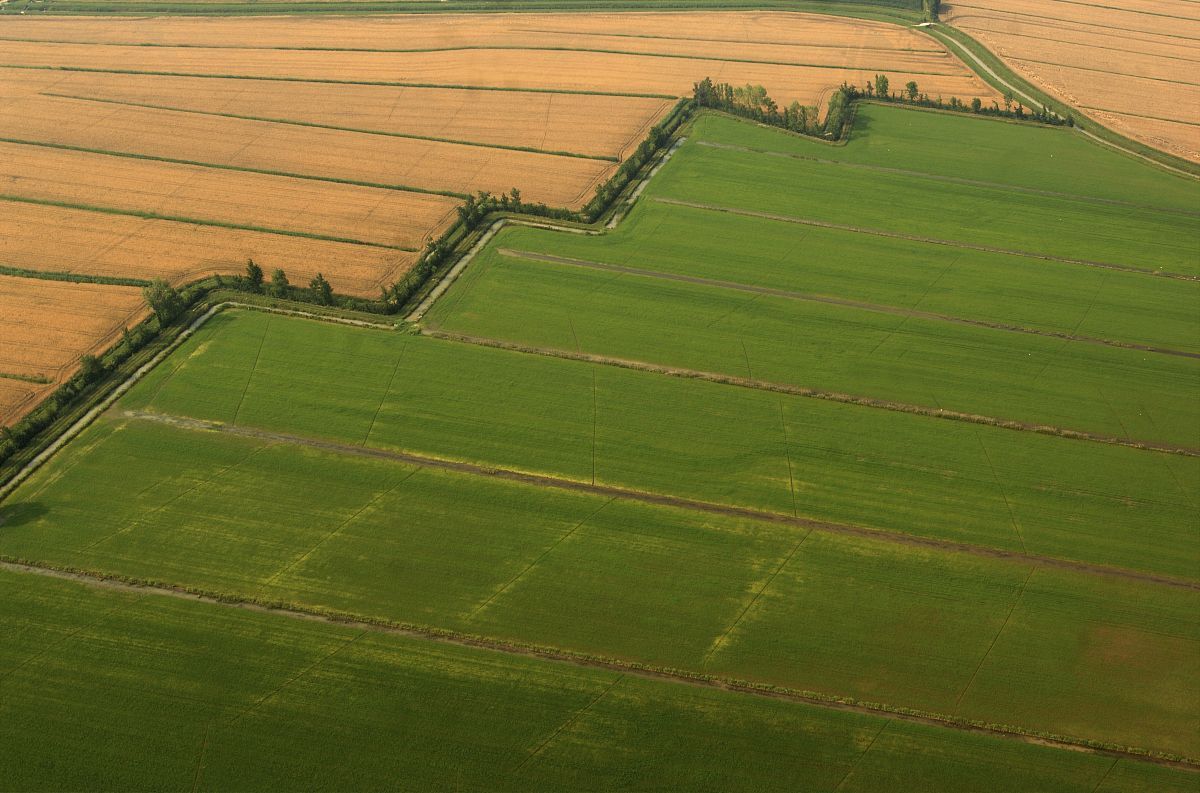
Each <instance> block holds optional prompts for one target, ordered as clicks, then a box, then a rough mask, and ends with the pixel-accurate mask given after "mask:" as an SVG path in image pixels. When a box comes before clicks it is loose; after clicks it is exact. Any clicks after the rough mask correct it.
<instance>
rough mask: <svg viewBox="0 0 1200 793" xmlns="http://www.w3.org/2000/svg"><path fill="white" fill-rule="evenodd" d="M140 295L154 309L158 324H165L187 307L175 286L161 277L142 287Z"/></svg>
mask: <svg viewBox="0 0 1200 793" xmlns="http://www.w3.org/2000/svg"><path fill="white" fill-rule="evenodd" d="M142 296H143V297H145V298H146V302H147V303H149V304H150V308H151V309H153V310H154V315H155V316H156V317H158V322H159V324H160V325H166V324H167V323H169V322H171V321H172V320H173V319H175V318H176V317H178V316H179V315H180V314H182V313H183V310H184V309H185V308H186V307H187V306H185V305H184V302H183V298H182V297H181V296H180V294H179V292H178V291H177V290H176V289H175V287H173V286H171V285H170V284H168V283H167V282H166V281H164V280H163V279H161V278H155V279H154V280H153V281H151V282H150V285H149V286H145V287H143V288H142Z"/></svg>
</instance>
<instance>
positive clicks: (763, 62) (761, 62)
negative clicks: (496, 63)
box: [0, 39, 967, 77]
mask: <svg viewBox="0 0 1200 793" xmlns="http://www.w3.org/2000/svg"><path fill="white" fill-rule="evenodd" d="M4 40H5V39H0V41H4ZM50 43H55V42H50ZM71 43H74V44H82V45H83V46H114V47H120V46H133V47H162V48H168V49H169V48H179V49H230V50H251V51H262V50H266V51H277V50H278V51H289V52H365V53H392V54H397V55H400V54H413V55H418V54H421V53H435V52H587V53H595V54H597V55H627V56H634V57H639V58H670V59H673V60H686V61H712V62H717V63H749V64H754V65H758V66H787V67H789V68H794V69H834V70H837V71H854V72H886V71H889V70H888V69H887V68H883V67H879V66H843V65H839V64H828V63H804V62H801V61H776V60H768V59H758V58H723V57H720V56H714V55H686V54H682V53H673V52H638V51H636V50H615V49H607V48H599V47H549V46H536V45H531V46H522V45H503V44H500V45H484V44H481V45H467V46H461V47H426V48H417V49H388V48H368V47H362V48H357V47H240V46H236V45H195V44H191V45H179V44H154V45H145V44H135V45H122V44H109V43H106V42H105V43H97V42H71ZM891 71H895V70H894V69H893V70H891ZM900 71H901V72H902V73H903V74H906V75H909V74H912V75H923V76H930V77H965V76H967V75H965V74H962V73H960V72H931V71H916V70H913V69H902V70H900Z"/></svg>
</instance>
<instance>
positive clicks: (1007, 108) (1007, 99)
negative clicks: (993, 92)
mask: <svg viewBox="0 0 1200 793" xmlns="http://www.w3.org/2000/svg"><path fill="white" fill-rule="evenodd" d="M1012 103H1013V94H1012V91H1005V92H1004V112H1005V113H1011V112H1012Z"/></svg>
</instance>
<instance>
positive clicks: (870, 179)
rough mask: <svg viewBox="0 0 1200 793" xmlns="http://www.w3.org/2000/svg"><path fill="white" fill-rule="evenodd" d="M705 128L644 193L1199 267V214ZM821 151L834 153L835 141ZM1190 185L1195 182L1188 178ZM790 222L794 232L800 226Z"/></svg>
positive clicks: (965, 239) (989, 242) (940, 236)
mask: <svg viewBox="0 0 1200 793" xmlns="http://www.w3.org/2000/svg"><path fill="white" fill-rule="evenodd" d="M729 123H731V124H732V123H737V122H729ZM976 123H978V124H979V125H980V126H985V125H987V122H983V121H977V122H976ZM744 126H746V125H743V124H740V123H739V124H738V128H739V129H740V128H741V127H744ZM1006 126H1007V125H1006ZM707 128H708V127H707V126H706V127H704V128H701V129H700V130H697V131H696V132H695V134H694V135H693V136H692V137H691V138H690V139H689V144H688V145H685V146H683V147H681V148H680V149H679V150H678V151H677V152H676V153H675V156H674V157H673V158H672V160H671V162H670V163H669V164H668V165H667V167H665V168H663V170H662V171H661V172H660V173H659V175H658V176H657V177H655V179H654V180H653V181H652V182H651V184H650V185H649V186H648V188H647V190H646V192H645V196H644V200H647V199H648V200H654V199H655V198H665V199H671V200H681V201H689V202H695V203H702V204H709V205H713V206H716V207H724V208H734V209H737V210H744V211H752V212H763V213H769V214H774V215H779V216H783V217H786V218H797V219H804V220H812V221H817V222H823V223H835V224H841V225H846V226H853V227H856V228H862V229H868V230H878V231H884V232H887V233H890V234H901V235H912V236H917V237H922V238H930V239H937V240H944V241H947V242H949V243H951V244H963V245H968V246H969V245H975V246H985V247H991V248H997V249H1001V250H1006V251H1019V252H1022V253H1027V254H1034V255H1040V256H1053V257H1061V258H1067V259H1074V260H1085V261H1091V262H1098V263H1101V264H1113V265H1118V266H1123V267H1135V268H1139V269H1142V270H1147V271H1166V272H1173V273H1184V274H1189V275H1197V274H1200V251H1197V247H1196V234H1197V232H1198V230H1200V218H1198V217H1196V216H1195V215H1194V214H1180V213H1171V212H1163V211H1160V210H1157V209H1149V208H1143V207H1140V206H1125V205H1112V204H1103V203H1097V202H1094V201H1081V200H1078V199H1074V198H1067V197H1060V196H1050V195H1040V194H1035V193H1016V192H1014V191H1012V190H1010V189H1007V188H1005V187H987V186H981V185H977V184H960V183H957V182H950V181H939V180H934V179H930V178H928V177H926V176H923V175H912V174H904V173H893V172H887V171H882V170H867V169H861V168H847V167H844V166H843V165H840V164H838V163H825V162H817V161H814V160H805V159H798V158H788V157H777V156H771V155H769V154H764V153H762V152H755V151H737V150H731V149H721V148H714V147H710V146H704V145H702V143H703V142H704V141H705V138H704V134H705V132H704V130H705V129H707ZM777 134H778V135H779V136H780V137H786V134H785V133H782V132H780V133H777ZM969 141H970V138H969V137H968V138H966V142H968V143H969ZM823 151H827V152H831V153H834V154H833V156H836V152H837V151H839V149H835V148H829V149H824V150H823ZM1146 170H1151V169H1150V168H1149V166H1146ZM1172 178H1174V177H1172ZM1192 194H1193V196H1197V195H1200V190H1197V189H1195V188H1193V190H1192ZM1195 200H1196V199H1195V198H1193V205H1192V206H1193V211H1194V207H1195ZM775 222H777V223H784V222H785V221H784V220H776V221H775ZM790 225H792V226H794V229H793V233H797V234H799V233H801V232H802V231H803V230H804V229H805V228H806V227H805V226H804V225H799V224H790ZM1074 266H1077V267H1083V266H1086V265H1083V264H1079V265H1074ZM1146 277H1154V276H1150V275H1147V276H1146Z"/></svg>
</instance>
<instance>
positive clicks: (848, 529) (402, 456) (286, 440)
mask: <svg viewBox="0 0 1200 793" xmlns="http://www.w3.org/2000/svg"><path fill="white" fill-rule="evenodd" d="M113 415H114V417H115V418H118V419H127V420H134V421H149V422H154V423H156V424H165V425H168V426H171V427H176V428H178V429H184V430H191V431H197V432H221V433H225V434H228V435H236V436H239V437H242V438H254V439H257V440H264V441H270V442H272V443H281V444H287V445H291V446H304V447H307V448H311V449H320V450H321V451H327V452H333V453H336V454H346V455H352V456H355V457H369V458H373V459H377V460H391V461H394V462H400V463H408V464H410V465H418V466H422V467H425V468H436V469H439V470H442V471H453V472H455V473H460V474H468V475H471V476H486V477H489V478H492V479H501V480H504V481H508V482H518V483H520V484H524V485H532V486H534V487H542V488H553V489H556V490H569V491H572V492H576V493H587V494H590V495H596V496H604V497H607V498H612V499H620V500H623V501H636V502H640V503H643V504H654V505H657V506H665V507H675V508H678V509H686V510H691V511H694V512H704V513H708V514H712V515H722V516H727V517H734V518H747V519H750V520H757V521H764V522H767V523H775V524H782V525H786V526H795V527H798V528H800V529H804V530H806V531H820V532H825V533H828V534H840V535H852V536H856V537H868V538H871V539H875V540H881V541H884V542H890V543H895V544H899V545H914V546H919V547H924V548H936V549H938V550H943V551H951V552H955V553H964V554H969V555H971V556H979V557H985V558H989V559H1011V560H1014V561H1017V562H1037V563H1040V564H1044V565H1047V566H1050V567H1057V568H1061V569H1064V570H1073V571H1076V572H1081V573H1086V574H1089V575H1098V576H1105V577H1115V578H1122V579H1126V580H1131V581H1140V582H1143V583H1152V584H1161V585H1164V586H1171V587H1177V588H1181V589H1190V590H1194V591H1200V582H1196V581H1188V580H1184V579H1179V578H1172V577H1169V576H1160V575H1156V574H1153V573H1146V572H1141V571H1137V570H1129V569H1125V568H1119V567H1108V566H1105V565H1096V564H1089V563H1087V562H1077V561H1073V560H1069V559H1059V558H1056V557H1050V556H1038V555H1036V554H1027V553H1021V552H1019V551H1011V550H1005V549H1002V548H989V547H987V546H980V545H971V544H968V543H960V542H954V541H951V540H939V539H935V538H931V537H920V536H916V535H909V534H899V533H897V532H892V531H885V530H883V529H872V528H868V527H865V526H854V525H851V524H845V523H831V522H828V521H822V520H814V519H812V518H805V517H797V516H793V515H787V514H783V513H778V512H767V511H764V510H758V509H751V508H748V507H735V506H731V505H728V504H714V503H712V502H708V501H697V500H695V499H690V498H682V497H679V496H670V495H665V494H663V493H653V492H648V491H644V490H635V489H633V488H626V487H614V486H612V485H602V484H592V483H589V482H582V481H579V480H575V479H567V478H563V477H557V476H547V475H545V474H532V473H526V472H523V471H516V470H512V469H509V468H496V467H492V466H487V465H479V464H477V463H469V462H464V461H461V460H451V459H446V458H442V457H433V456H430V455H426V454H417V453H414V452H405V451H392V450H388V449H376V448H371V447H366V446H355V445H352V444H348V443H339V442H337V441H328V440H321V439H318V438H310V437H306V436H301V435H291V434H288V433H282V432H272V431H269V430H262V429H255V428H253V427H236V426H232V425H229V424H220V423H217V422H212V421H204V420H201V419H195V418H190V417H187V416H172V415H166V414H162V413H149V412H146V411H137V410H126V411H121V412H119V413H115V414H113Z"/></svg>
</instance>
